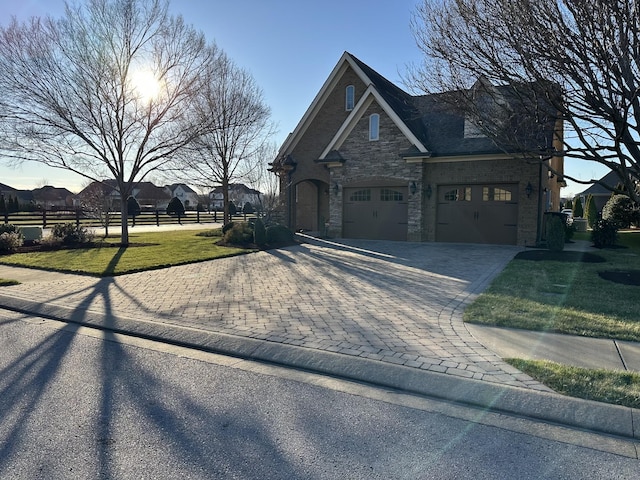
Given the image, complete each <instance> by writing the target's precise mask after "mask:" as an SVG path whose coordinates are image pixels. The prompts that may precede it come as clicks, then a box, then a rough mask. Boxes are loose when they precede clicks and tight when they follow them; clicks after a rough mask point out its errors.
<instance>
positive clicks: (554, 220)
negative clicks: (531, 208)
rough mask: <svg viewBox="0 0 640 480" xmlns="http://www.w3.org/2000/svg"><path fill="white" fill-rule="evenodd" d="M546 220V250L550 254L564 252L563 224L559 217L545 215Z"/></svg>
mask: <svg viewBox="0 0 640 480" xmlns="http://www.w3.org/2000/svg"><path fill="white" fill-rule="evenodd" d="M545 216H546V218H547V248H548V249H549V250H551V251H552V252H561V251H562V250H564V241H565V222H563V218H562V216H560V215H545Z"/></svg>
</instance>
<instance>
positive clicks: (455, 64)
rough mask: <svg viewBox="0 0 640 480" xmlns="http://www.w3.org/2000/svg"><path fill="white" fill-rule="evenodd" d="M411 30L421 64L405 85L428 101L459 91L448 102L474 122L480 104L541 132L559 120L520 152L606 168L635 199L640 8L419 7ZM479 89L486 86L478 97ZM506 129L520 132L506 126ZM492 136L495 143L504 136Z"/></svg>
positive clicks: (491, 3)
mask: <svg viewBox="0 0 640 480" xmlns="http://www.w3.org/2000/svg"><path fill="white" fill-rule="evenodd" d="M412 29H413V32H414V36H415V38H416V41H417V43H418V46H419V48H420V49H421V50H422V51H423V52H424V54H425V57H424V62H423V63H422V64H421V65H419V66H417V67H414V68H413V70H412V72H411V74H410V75H409V78H408V81H407V83H411V84H412V85H414V86H416V87H417V88H418V89H419V90H422V91H425V92H428V93H433V92H435V91H439V92H442V91H457V92H467V95H458V96H457V97H456V98H457V100H456V101H458V102H459V105H460V107H461V108H462V109H464V110H466V111H467V112H469V113H470V115H471V116H472V117H473V118H476V119H478V123H480V124H482V123H483V122H482V121H483V118H482V114H481V112H480V109H479V108H478V98H479V97H482V98H488V97H492V98H493V100H494V102H493V105H494V106H495V105H503V106H506V107H508V108H506V109H505V112H503V115H502V116H501V117H500V116H499V115H494V118H495V117H500V118H502V119H503V120H504V119H505V118H506V119H511V120H513V116H511V117H510V116H509V115H510V112H509V111H506V110H509V109H512V107H514V105H517V106H518V107H519V108H522V109H524V110H525V111H526V112H528V113H529V119H530V120H531V121H533V122H536V123H538V124H539V125H542V124H545V123H550V122H553V121H554V120H558V121H559V122H561V123H559V124H560V125H561V127H560V128H559V129H558V130H557V131H556V138H555V140H556V141H555V142H551V144H549V143H548V142H547V144H540V145H539V151H538V152H532V151H531V145H530V144H529V145H527V148H523V153H524V152H525V151H526V152H528V155H529V156H530V158H531V159H535V157H538V158H539V161H542V162H546V160H547V159H549V158H551V157H552V156H554V155H564V157H565V158H574V159H579V160H584V161H587V162H597V163H600V164H602V165H605V166H607V167H608V168H609V169H611V170H613V171H615V172H616V173H617V174H618V176H619V177H620V182H621V183H622V185H623V186H624V189H625V190H626V191H627V192H628V193H629V194H630V195H631V196H632V197H634V199H635V200H636V201H637V200H640V188H639V186H638V182H639V180H640V96H639V93H640V56H639V55H638V52H639V51H640V2H635V1H630V0H613V1H612V0H593V1H588V2H587V1H583V0H529V1H513V0H423V3H421V4H420V6H419V7H418V8H417V10H416V12H415V15H414V17H413V21H412ZM478 79H480V80H481V81H480V83H478ZM478 85H485V86H486V88H482V89H481V92H480V94H478V89H477V87H478ZM472 86H474V87H476V88H470V87H472ZM496 94H498V95H497V96H496ZM501 99H502V100H504V99H507V101H503V102H501V101H500V100H501ZM496 100H497V101H496ZM541 106H542V107H541ZM513 111H514V110H511V112H513ZM494 113H495V112H494ZM484 120H485V124H487V125H488V124H489V123H490V122H486V120H490V119H487V118H486V117H485V118H484ZM504 125H507V126H508V127H510V128H511V132H514V131H516V130H518V126H516V127H515V128H514V122H513V121H507V122H503V126H504ZM519 127H522V128H521V130H523V129H524V128H526V127H527V126H526V125H519ZM528 127H531V125H528ZM562 128H564V135H562V133H563V132H562ZM491 130H492V129H491V128H486V129H485V133H488V134H490V135H493V136H494V138H495V139H496V141H497V143H500V141H501V140H503V139H501V138H500V135H504V134H505V133H507V131H508V130H509V128H499V129H497V130H498V131H496V130H495V129H494V131H491ZM514 138H515V135H512V136H511V138H508V139H507V141H506V142H505V143H506V144H511V145H512V144H513V140H514ZM545 165H546V166H548V165H547V164H545ZM560 173H562V172H560ZM565 177H566V178H568V179H571V180H574V181H576V182H578V183H583V184H589V183H595V182H596V181H597V180H589V181H583V180H579V179H576V178H573V177H571V176H569V175H565ZM605 186H606V187H607V188H609V189H611V190H612V191H617V190H618V189H617V188H616V185H605Z"/></svg>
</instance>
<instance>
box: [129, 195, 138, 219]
mask: <svg viewBox="0 0 640 480" xmlns="http://www.w3.org/2000/svg"><path fill="white" fill-rule="evenodd" d="M140 212H141V209H140V204H139V203H138V200H136V198H135V197H129V198H127V215H129V216H130V217H135V216H137V215H140Z"/></svg>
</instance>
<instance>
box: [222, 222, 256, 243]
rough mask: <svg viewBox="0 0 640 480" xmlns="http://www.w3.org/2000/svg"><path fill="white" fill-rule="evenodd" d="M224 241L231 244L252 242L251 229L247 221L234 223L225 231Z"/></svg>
mask: <svg viewBox="0 0 640 480" xmlns="http://www.w3.org/2000/svg"><path fill="white" fill-rule="evenodd" d="M227 225H229V224H227ZM225 226H226V225H225ZM224 241H225V243H230V244H233V245H247V244H249V243H251V242H253V229H252V228H251V225H249V224H248V223H247V222H239V223H234V224H233V225H232V227H231V228H230V229H228V230H227V231H226V232H225V234H224Z"/></svg>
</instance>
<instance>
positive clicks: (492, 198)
mask: <svg viewBox="0 0 640 480" xmlns="http://www.w3.org/2000/svg"><path fill="white" fill-rule="evenodd" d="M482 201H483V202H510V201H511V191H510V190H507V189H504V188H497V187H482Z"/></svg>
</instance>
